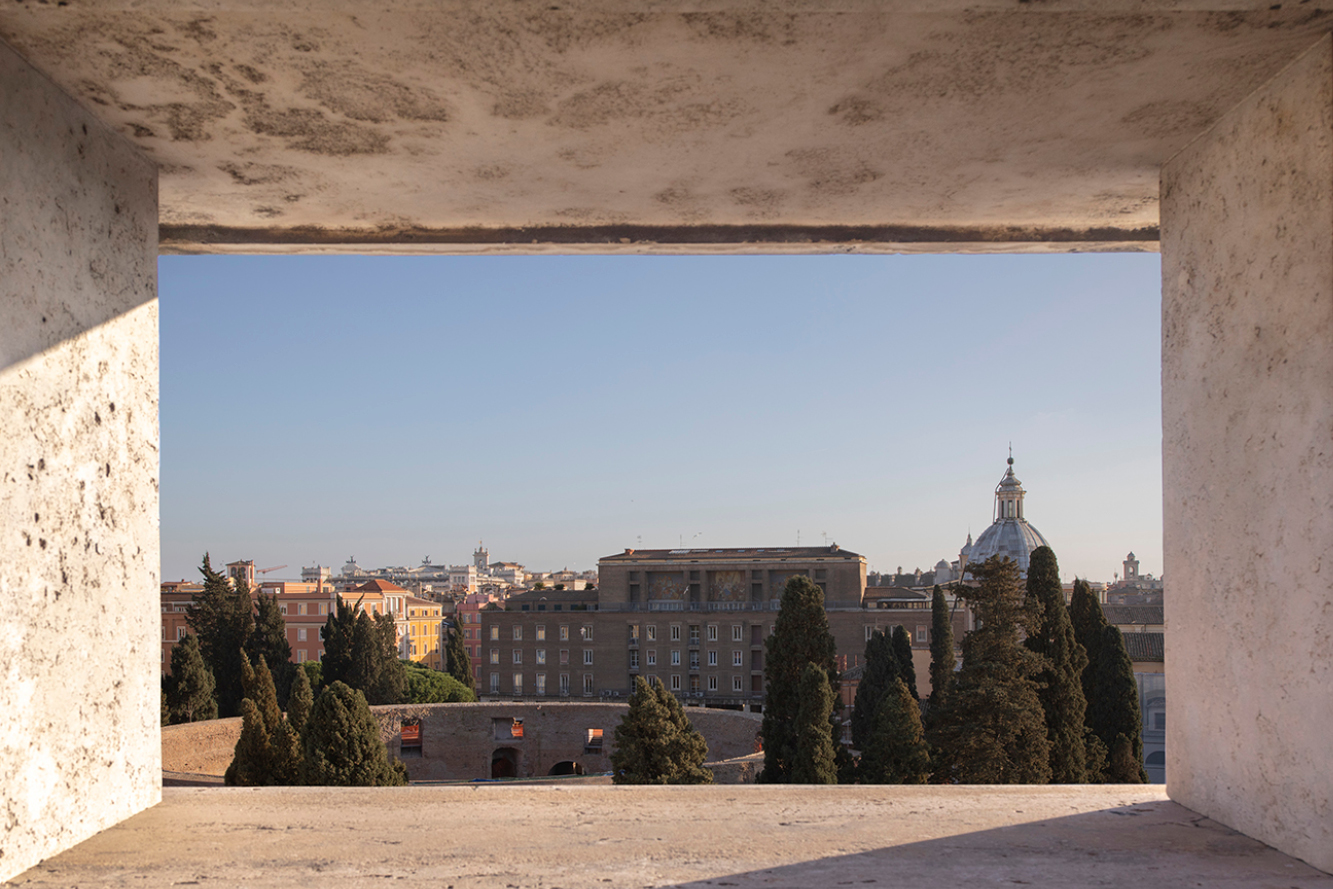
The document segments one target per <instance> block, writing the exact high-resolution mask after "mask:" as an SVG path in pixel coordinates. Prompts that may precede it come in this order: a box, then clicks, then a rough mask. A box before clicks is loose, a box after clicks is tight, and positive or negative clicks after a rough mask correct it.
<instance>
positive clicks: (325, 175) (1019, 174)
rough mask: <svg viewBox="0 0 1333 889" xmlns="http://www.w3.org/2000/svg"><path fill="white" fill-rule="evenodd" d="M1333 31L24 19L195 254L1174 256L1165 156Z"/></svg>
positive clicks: (894, 23)
mask: <svg viewBox="0 0 1333 889" xmlns="http://www.w3.org/2000/svg"><path fill="white" fill-rule="evenodd" d="M1328 27H1329V24H1328V19H1327V17H1326V16H1325V14H1324V11H1323V10H1320V9H1310V8H1309V6H1308V5H1306V4H1304V3H1286V4H1273V3H1270V2H1267V0H1265V2H1262V3H1258V2H1236V0H1228V2H1221V0H1211V2H1210V0H1199V2H1178V0H1113V2H1090V0H1045V2H1042V3H1032V4H1016V3H1014V2H1013V0H968V2H962V0H957V2H954V0H948V2H942V0H893V2H881V0H844V2H840V3H837V4H829V3H826V2H822V0H781V2H767V3H762V4H755V3H739V2H729V0H706V2H702V3H701V2H694V0H691V2H682V0H635V2H622V0H569V2H560V3H550V2H546V0H541V2H538V0H519V2H505V3H496V2H494V0H441V2H422V0H387V2H382V3H377V4H376V5H375V7H374V9H373V10H370V9H368V8H367V7H366V6H365V4H363V3H356V2H352V0H306V2H299V3H272V2H257V0H241V2H225V3H223V2H217V0H134V2H128V0H111V2H105V0H103V2H97V3H88V2H71V3H39V2H32V0H19V2H9V3H5V4H3V5H2V6H0V38H3V39H5V40H8V41H10V42H11V43H12V44H13V45H14V46H15V47H17V48H18V50H19V51H20V52H21V53H22V54H23V55H24V56H25V57H27V58H28V59H30V60H31V61H32V62H33V63H34V64H36V65H37V66H38V67H39V68H41V69H42V70H43V71H45V72H47V73H48V74H49V75H50V76H51V77H53V78H55V79H56V80H57V82H58V83H59V84H60V85H61V86H63V87H64V88H65V89H67V90H69V91H70V92H71V93H73V94H74V95H76V96H78V97H79V99H80V100H81V101H83V102H84V103H85V104H87V106H88V107H90V108H93V109H94V110H95V111H96V113H97V114H99V115H100V116H101V117H102V118H103V119H104V120H106V121H108V122H109V123H111V124H112V125H113V126H115V127H116V128H117V129H119V130H120V131H121V132H122V133H124V134H125V135H126V136H127V137H129V138H131V139H133V140H134V141H135V142H136V144H138V145H139V146H140V147H141V148H142V150H144V151H145V152H146V153H148V154H149V155H150V156H151V157H153V158H154V160H156V161H157V163H158V164H159V165H160V167H161V170H162V223H163V229H162V235H163V239H162V243H163V246H164V249H167V250H173V251H204V252H208V251H228V250H232V251H255V250H276V251H291V252H309V251H310V250H312V249H314V250H318V251H329V252H336V251H348V250H354V251H357V252H366V251H370V252H375V251H382V252H429V253H441V252H496V251H515V250H518V251H521V252H538V251H549V252H570V251H574V250H593V251H597V252H642V251H656V252H665V251H678V252H685V251H689V252H699V251H710V250H721V251H725V252H755V251H767V252H772V251H792V252H810V251H831V250H848V249H855V250H912V251H948V250H984V251H996V250H1007V251H1012V250H1020V249H1049V250H1073V249H1089V248H1091V249H1153V248H1154V246H1155V242H1156V237H1157V230H1156V225H1157V175H1158V168H1159V166H1160V164H1161V163H1162V162H1163V161H1165V160H1166V159H1167V158H1169V157H1170V156H1171V155H1172V154H1173V153H1174V152H1176V151H1178V150H1179V149H1180V148H1182V147H1183V146H1184V145H1185V144H1186V143H1187V142H1188V141H1189V140H1190V139H1191V138H1192V137H1193V136H1195V135H1196V134H1198V133H1199V132H1201V131H1202V130H1203V129H1204V128H1206V127H1207V126H1208V125H1209V124H1210V123H1212V122H1213V121H1215V120H1217V119H1218V117H1219V116H1220V115H1221V114H1222V113H1223V112H1225V111H1226V110H1227V109H1228V108H1230V107H1231V106H1232V105H1234V104H1235V103H1236V102H1238V101H1240V99H1241V98H1243V97H1244V96H1245V95H1246V94H1247V93H1248V92H1250V91H1251V90H1253V89H1254V88H1256V87H1258V86H1259V85H1260V84H1262V83H1263V82H1264V81H1265V80H1266V79H1267V78H1268V77H1270V76H1272V74H1274V73H1275V72H1276V71H1277V70H1279V69H1280V68H1281V67H1282V66H1283V65H1284V64H1286V63H1287V62H1288V61H1290V59H1292V58H1294V57H1295V55H1297V54H1298V53H1299V52H1300V51H1301V50H1303V49H1304V48H1305V47H1307V46H1308V45H1309V44H1310V43H1311V42H1312V41H1313V40H1314V39H1315V38H1316V37H1317V36H1318V34H1320V33H1322V32H1323V31H1324V30H1326V29H1327V28H1328Z"/></svg>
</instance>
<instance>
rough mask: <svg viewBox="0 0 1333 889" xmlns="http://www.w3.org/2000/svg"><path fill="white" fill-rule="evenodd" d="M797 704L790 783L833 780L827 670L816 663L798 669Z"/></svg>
mask: <svg viewBox="0 0 1333 889" xmlns="http://www.w3.org/2000/svg"><path fill="white" fill-rule="evenodd" d="M799 688H800V692H799V694H800V704H799V705H798V706H797V708H796V723H795V725H794V726H793V728H794V729H795V734H796V758H795V760H794V761H793V762H792V764H791V783H792V784H837V783H838V765H837V763H836V761H835V758H834V755H833V725H832V723H830V722H829V716H830V715H832V713H833V689H831V688H830V687H829V681H828V673H827V672H826V671H825V670H824V669H823V668H822V667H820V666H819V665H818V664H812V663H811V664H806V665H805V668H804V669H803V670H802V671H801V684H800V686H799Z"/></svg>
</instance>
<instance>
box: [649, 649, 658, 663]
mask: <svg viewBox="0 0 1333 889" xmlns="http://www.w3.org/2000/svg"><path fill="white" fill-rule="evenodd" d="M648 666H650V667H656V666H657V649H655V648H650V649H648Z"/></svg>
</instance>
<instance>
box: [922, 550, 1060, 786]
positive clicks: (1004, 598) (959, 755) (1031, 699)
mask: <svg viewBox="0 0 1333 889" xmlns="http://www.w3.org/2000/svg"><path fill="white" fill-rule="evenodd" d="M968 571H969V573H971V575H972V576H973V577H974V578H975V579H976V580H977V581H978V582H979V583H980V586H978V587H961V588H959V590H958V594H959V595H960V596H963V597H965V598H967V599H969V600H970V601H971V602H972V604H973V607H974V608H975V609H976V615H977V620H978V623H979V626H978V628H977V629H976V630H974V631H972V632H971V633H968V634H967V636H966V637H965V638H964V639H963V668H962V670H960V671H959V672H958V673H957V674H956V675H955V678H954V682H953V685H952V686H951V688H950V691H949V697H948V699H947V700H946V701H945V704H944V707H943V708H941V710H940V711H938V712H937V713H933V714H932V719H931V720H930V734H929V738H928V740H929V742H930V746H931V749H932V750H933V751H934V752H935V755H936V761H935V764H934V780H936V781H938V782H943V783H950V784H952V783H957V784H1045V783H1047V782H1048V781H1050V778H1051V768H1050V742H1049V741H1048V740H1047V739H1046V719H1045V714H1044V712H1043V710H1042V707H1041V701H1040V699H1039V698H1038V697H1037V684H1036V682H1035V681H1034V680H1033V678H1032V677H1033V676H1034V675H1035V674H1036V673H1037V672H1038V671H1039V670H1040V669H1041V666H1042V663H1041V659H1040V658H1039V657H1038V656H1037V655H1035V654H1033V653H1032V652H1030V651H1028V650H1027V649H1026V648H1024V647H1023V645H1022V644H1021V643H1020V642H1019V640H1018V634H1019V630H1020V629H1025V630H1029V631H1030V630H1031V629H1032V621H1031V616H1030V614H1029V613H1028V611H1027V610H1026V609H1025V608H1024V607H1023V602H1022V598H1023V596H1022V589H1021V587H1020V586H1019V582H1018V565H1017V563H1015V562H1013V561H1011V560H1009V559H1006V558H1002V557H999V556H994V557H992V558H990V559H988V560H986V562H985V563H984V564H981V565H969V566H968Z"/></svg>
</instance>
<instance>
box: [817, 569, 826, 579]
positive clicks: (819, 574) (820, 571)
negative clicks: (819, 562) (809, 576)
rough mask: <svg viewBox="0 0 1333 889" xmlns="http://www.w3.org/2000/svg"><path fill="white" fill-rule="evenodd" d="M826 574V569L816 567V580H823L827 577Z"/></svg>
mask: <svg viewBox="0 0 1333 889" xmlns="http://www.w3.org/2000/svg"><path fill="white" fill-rule="evenodd" d="M825 576H826V572H825V571H824V569H823V568H816V569H815V580H823V579H824V578H825Z"/></svg>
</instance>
